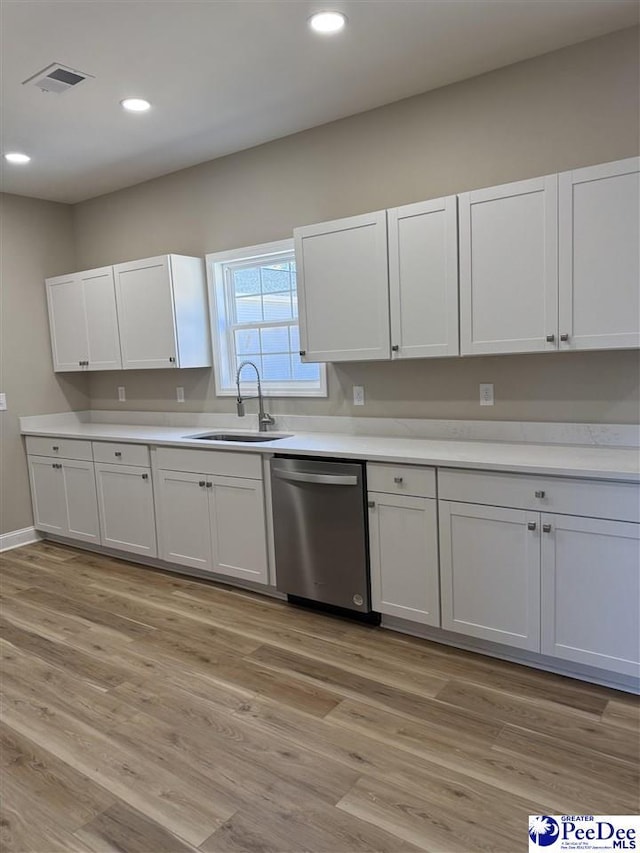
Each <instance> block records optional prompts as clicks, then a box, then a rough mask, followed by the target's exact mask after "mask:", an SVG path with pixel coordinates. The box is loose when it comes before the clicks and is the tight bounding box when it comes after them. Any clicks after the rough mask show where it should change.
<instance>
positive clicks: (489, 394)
mask: <svg viewBox="0 0 640 853" xmlns="http://www.w3.org/2000/svg"><path fill="white" fill-rule="evenodd" d="M480 405H481V406H493V383H492V382H481V383H480Z"/></svg>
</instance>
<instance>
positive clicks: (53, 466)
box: [51, 462, 62, 468]
mask: <svg viewBox="0 0 640 853" xmlns="http://www.w3.org/2000/svg"><path fill="white" fill-rule="evenodd" d="M51 467H52V468H62V465H61V464H60V463H59V462H54V463H53V464H52V465H51Z"/></svg>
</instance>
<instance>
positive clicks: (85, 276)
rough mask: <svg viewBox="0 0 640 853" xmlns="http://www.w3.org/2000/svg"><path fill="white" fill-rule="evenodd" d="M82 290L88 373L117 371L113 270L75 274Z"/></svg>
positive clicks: (117, 347)
mask: <svg viewBox="0 0 640 853" xmlns="http://www.w3.org/2000/svg"><path fill="white" fill-rule="evenodd" d="M78 277H79V278H80V281H81V282H82V287H83V290H84V304H85V311H86V324H87V342H88V349H87V355H88V360H89V365H88V367H89V370H119V369H120V368H121V367H122V358H121V357H120V335H119V333H118V317H117V314H116V291H115V284H114V280H113V267H102V268H101V269H96V270H87V271H86V272H81V273H78Z"/></svg>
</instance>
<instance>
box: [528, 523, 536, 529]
mask: <svg viewBox="0 0 640 853" xmlns="http://www.w3.org/2000/svg"><path fill="white" fill-rule="evenodd" d="M536 526H537V525H536V523H535V521H529V522H527V530H535V529H536Z"/></svg>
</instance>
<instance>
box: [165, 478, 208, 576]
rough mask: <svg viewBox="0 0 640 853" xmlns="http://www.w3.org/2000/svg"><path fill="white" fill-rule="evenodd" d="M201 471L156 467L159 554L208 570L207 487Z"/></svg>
mask: <svg viewBox="0 0 640 853" xmlns="http://www.w3.org/2000/svg"><path fill="white" fill-rule="evenodd" d="M207 482H211V480H207V479H206V478H205V476H204V474H186V473H183V472H181V471H162V470H161V471H158V472H157V478H156V487H157V490H158V494H157V496H156V506H157V510H158V547H159V556H160V557H161V558H162V559H163V560H167V561H168V562H169V563H177V564H178V565H180V566H191V567H192V568H194V569H202V570H203V571H210V570H211V567H212V561H211V525H210V521H209V491H208V489H207V488H206V483H207Z"/></svg>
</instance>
